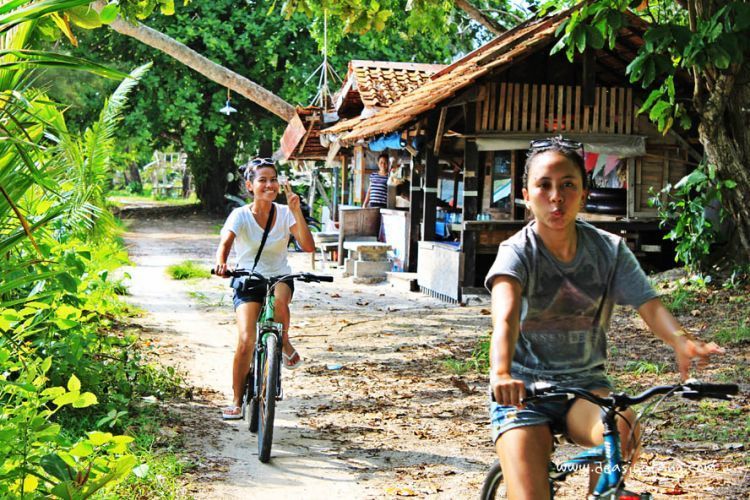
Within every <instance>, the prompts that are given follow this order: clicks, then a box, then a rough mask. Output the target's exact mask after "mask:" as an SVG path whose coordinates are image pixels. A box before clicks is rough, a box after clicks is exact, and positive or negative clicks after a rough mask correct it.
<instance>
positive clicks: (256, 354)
mask: <svg viewBox="0 0 750 500" xmlns="http://www.w3.org/2000/svg"><path fill="white" fill-rule="evenodd" d="M227 275H228V276H231V277H234V278H236V277H241V276H247V277H248V280H249V283H248V284H247V285H246V286H247V287H253V286H258V287H260V286H263V287H265V288H266V297H265V300H264V302H263V307H262V308H261V311H260V315H259V317H258V327H257V335H256V336H255V349H254V351H253V361H252V365H251V370H250V372H249V373H248V376H247V379H246V381H245V388H244V391H243V396H242V413H243V414H244V415H245V419H246V420H247V424H248V429H249V430H250V432H252V433H257V434H258V460H260V461H261V462H263V463H267V462H268V461H269V460H270V459H271V445H272V444H273V420H274V418H275V414H276V401H278V400H280V399H281V398H282V394H283V392H282V389H281V353H282V350H281V342H282V330H283V328H282V325H281V323H277V322H276V321H274V302H275V299H276V298H275V297H274V294H273V288H274V287H275V286H276V284H277V283H279V282H280V281H282V280H290V279H294V280H298V281H302V282H305V283H320V282H323V281H327V282H330V281H333V276H321V275H316V274H310V273H295V274H287V275H285V276H275V277H272V278H266V277H264V276H262V275H261V274H259V273H257V272H250V271H247V270H244V269H236V270H234V271H227Z"/></svg>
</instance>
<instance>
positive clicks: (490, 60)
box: [323, 6, 647, 144]
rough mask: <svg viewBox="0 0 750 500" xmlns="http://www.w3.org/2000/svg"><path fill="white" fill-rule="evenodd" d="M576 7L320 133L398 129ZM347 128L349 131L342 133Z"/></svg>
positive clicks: (525, 48) (633, 20)
mask: <svg viewBox="0 0 750 500" xmlns="http://www.w3.org/2000/svg"><path fill="white" fill-rule="evenodd" d="M577 8H579V6H574V7H571V8H570V9H567V10H565V11H562V12H559V13H557V14H553V15H550V16H547V17H544V18H540V19H533V20H530V21H527V22H526V23H524V24H521V25H519V26H517V27H516V28H514V29H512V30H509V31H506V32H505V33H503V34H502V35H500V36H498V37H497V38H495V39H494V40H492V41H490V42H489V43H487V44H485V45H483V46H482V47H480V48H478V49H477V50H475V51H474V52H471V53H469V54H468V55H466V56H465V57H463V58H462V59H460V60H458V61H456V62H454V63H453V64H451V65H449V66H446V67H444V68H443V69H441V70H440V71H438V72H437V73H435V74H434V75H432V76H431V77H430V79H429V80H428V81H426V82H425V83H424V84H422V85H421V86H419V87H418V88H416V89H415V90H413V91H411V92H409V93H408V94H406V95H404V96H403V97H402V98H401V99H399V100H398V101H396V102H395V103H393V104H392V105H391V106H389V107H388V108H386V109H383V110H380V111H379V112H378V113H377V114H375V115H374V116H371V117H370V118H367V119H362V118H356V119H352V120H347V121H346V122H340V123H338V124H336V125H335V126H334V127H332V128H330V129H324V130H323V133H324V134H327V133H334V134H342V133H343V135H341V136H340V137H339V141H340V142H342V143H343V144H352V143H354V142H356V141H357V140H359V139H364V138H367V137H372V136H376V135H379V134H385V133H389V132H393V131H396V130H399V129H400V128H401V127H403V126H404V125H406V124H409V123H411V122H413V121H415V120H416V119H417V118H418V117H419V116H420V115H421V114H423V113H425V112H426V111H429V110H430V109H433V108H435V107H437V106H438V105H439V104H441V103H442V102H443V101H445V100H446V99H449V98H450V97H452V96H455V95H456V94H457V93H458V92H459V91H461V90H463V89H464V88H466V87H468V86H469V85H471V84H472V83H473V82H475V81H476V80H477V79H479V78H481V77H483V76H484V75H486V74H488V73H489V72H491V71H498V70H501V69H502V68H503V67H505V66H509V65H511V64H513V63H514V62H516V61H518V60H519V59H522V58H524V57H526V56H527V55H529V54H530V53H532V52H534V51H536V50H539V49H541V48H542V47H544V46H546V45H547V44H549V43H551V42H552V41H553V39H554V38H555V31H556V30H557V28H558V27H559V26H560V24H561V23H562V22H563V21H564V20H565V19H566V18H567V17H569V16H570V14H571V12H572V11H573V10H575V9H577ZM628 21H629V23H630V25H631V26H632V27H634V28H637V29H638V30H644V29H645V28H646V27H647V24H646V23H645V22H644V21H643V20H641V19H639V18H638V17H636V16H634V15H628ZM631 34H632V33H631ZM641 43H642V41H641ZM346 130H350V132H348V133H344V132H346Z"/></svg>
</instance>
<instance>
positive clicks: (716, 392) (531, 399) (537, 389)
mask: <svg viewBox="0 0 750 500" xmlns="http://www.w3.org/2000/svg"><path fill="white" fill-rule="evenodd" d="M738 392H739V387H738V386H737V384H710V383H703V382H700V381H698V380H695V379H691V380H688V381H687V382H685V383H684V384H676V385H660V386H655V387H651V388H650V389H646V390H645V391H643V392H641V393H640V394H638V395H636V396H630V395H628V394H625V393H624V392H620V393H613V394H611V395H610V396H608V397H601V396H598V395H596V394H594V393H592V392H590V391H587V390H584V389H579V388H576V387H558V386H554V385H550V384H543V385H541V384H539V385H538V384H533V385H532V386H531V387H529V388H527V397H526V398H524V400H523V403H524V404H527V403H540V402H553V401H567V400H570V399H573V398H575V397H579V398H581V399H585V400H587V401H590V402H592V403H594V404H595V405H597V406H600V407H604V408H618V409H625V408H627V407H630V406H633V405H636V404H640V403H643V402H644V401H647V400H649V399H651V398H652V397H654V396H657V395H659V394H670V393H675V394H679V395H681V396H682V397H684V398H686V399H693V400H699V399H703V398H712V399H730V396H732V395H735V394H737V393H738Z"/></svg>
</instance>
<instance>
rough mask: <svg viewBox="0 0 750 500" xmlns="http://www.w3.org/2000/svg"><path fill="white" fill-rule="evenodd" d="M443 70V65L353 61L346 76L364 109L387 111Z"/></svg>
mask: <svg viewBox="0 0 750 500" xmlns="http://www.w3.org/2000/svg"><path fill="white" fill-rule="evenodd" d="M443 68H445V65H444V64H417V63H402V62H385V61H358V60H354V61H351V62H350V63H349V75H352V74H353V75H354V77H355V78H356V81H357V89H358V90H359V95H360V98H361V99H362V103H363V104H364V105H365V106H367V107H375V106H378V107H388V106H390V105H391V104H393V103H394V102H396V101H397V100H398V99H400V98H401V96H403V95H404V94H406V93H408V92H411V91H412V90H415V89H417V88H419V87H421V86H422V84H424V83H425V82H426V81H427V80H429V79H430V76H431V75H432V74H434V73H436V72H438V71H440V70H441V69H443Z"/></svg>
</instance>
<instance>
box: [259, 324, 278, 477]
mask: <svg viewBox="0 0 750 500" xmlns="http://www.w3.org/2000/svg"><path fill="white" fill-rule="evenodd" d="M264 342H265V343H266V348H265V359H263V360H262V363H261V366H260V369H261V374H262V376H263V379H262V382H261V393H260V394H259V395H258V396H259V404H258V410H259V413H260V425H259V427H258V460H260V461H261V462H263V463H267V462H268V461H269V460H270V459H271V445H272V444H273V420H274V416H275V413H276V392H277V388H278V386H279V380H278V379H279V368H280V367H279V366H278V364H279V358H278V357H277V355H276V349H277V348H278V346H277V345H276V336H275V335H267V336H266V338H265V339H264Z"/></svg>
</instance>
